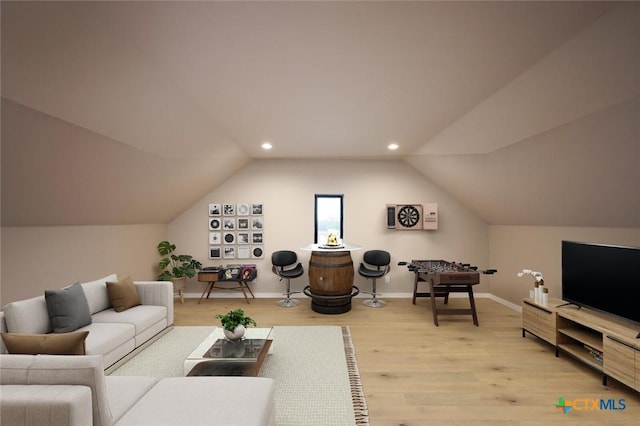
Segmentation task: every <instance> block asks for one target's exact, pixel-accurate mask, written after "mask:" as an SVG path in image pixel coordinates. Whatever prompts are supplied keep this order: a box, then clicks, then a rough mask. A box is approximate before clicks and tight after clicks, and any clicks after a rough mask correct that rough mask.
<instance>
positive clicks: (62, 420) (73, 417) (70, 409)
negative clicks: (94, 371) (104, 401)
mask: <svg viewBox="0 0 640 426" xmlns="http://www.w3.org/2000/svg"><path fill="white" fill-rule="evenodd" d="M0 408H1V410H2V422H3V423H4V424H7V425H25V426H41V425H48V426H91V424H92V423H93V413H92V412H91V389H90V388H89V387H88V386H76V385H4V386H2V398H0Z"/></svg>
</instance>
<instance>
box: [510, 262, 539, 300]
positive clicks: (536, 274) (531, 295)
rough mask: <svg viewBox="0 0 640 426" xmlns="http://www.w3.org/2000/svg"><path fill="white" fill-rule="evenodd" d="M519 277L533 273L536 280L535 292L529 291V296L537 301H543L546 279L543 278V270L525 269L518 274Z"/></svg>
mask: <svg viewBox="0 0 640 426" xmlns="http://www.w3.org/2000/svg"><path fill="white" fill-rule="evenodd" d="M516 275H517V276H518V278H522V277H524V276H525V275H531V276H532V277H533V278H534V280H535V282H534V285H533V293H531V291H530V292H529V297H530V298H531V299H533V300H535V301H536V303H542V299H543V296H542V294H543V293H544V288H545V287H544V279H543V278H542V272H538V271H532V270H531V269H523V270H522V271H520V272H518V273H517V274H516Z"/></svg>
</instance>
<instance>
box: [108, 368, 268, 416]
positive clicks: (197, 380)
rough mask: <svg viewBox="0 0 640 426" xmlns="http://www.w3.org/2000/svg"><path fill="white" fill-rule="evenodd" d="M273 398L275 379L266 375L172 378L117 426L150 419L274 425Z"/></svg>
mask: <svg viewBox="0 0 640 426" xmlns="http://www.w3.org/2000/svg"><path fill="white" fill-rule="evenodd" d="M273 399H274V381H273V379H269V378H265V377H170V378H166V379H162V380H160V382H158V384H157V385H155V386H154V387H153V388H152V389H151V390H150V391H149V392H147V393H146V394H145V395H144V396H143V397H142V398H141V399H140V401H138V403H137V404H136V405H134V406H133V407H132V408H131V410H129V411H128V412H127V413H126V414H125V415H124V416H123V417H122V418H121V419H120V421H119V422H118V423H117V426H127V425H137V426H139V425H146V424H150V422H149V419H153V422H152V423H153V425H154V426H162V425H166V426H175V425H179V424H185V419H188V424H189V426H199V425H211V424H218V425H243V426H253V425H260V426H262V425H273V424H275V409H274V400H273ZM212 401H215V404H214V405H213V406H212ZM194 407H208V409H194ZM216 407H228V408H227V409H216Z"/></svg>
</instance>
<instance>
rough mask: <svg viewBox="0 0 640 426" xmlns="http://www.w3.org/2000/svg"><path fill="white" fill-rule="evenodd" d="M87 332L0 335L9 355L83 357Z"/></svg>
mask: <svg viewBox="0 0 640 426" xmlns="http://www.w3.org/2000/svg"><path fill="white" fill-rule="evenodd" d="M88 335H89V332H88V331H77V332H73V333H49V334H20V333H2V340H4V344H5V345H6V346H7V351H8V352H9V353H10V354H27V355H36V354H48V355H84V354H85V351H84V341H85V339H86V338H87V336H88Z"/></svg>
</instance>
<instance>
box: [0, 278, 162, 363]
mask: <svg viewBox="0 0 640 426" xmlns="http://www.w3.org/2000/svg"><path fill="white" fill-rule="evenodd" d="M117 281H118V277H117V276H116V275H115V274H112V275H109V276H107V277H104V278H100V279H98V280H95V281H90V282H86V283H81V286H82V289H83V290H84V295H85V297H86V300H87V303H88V305H89V313H90V316H91V323H90V324H88V325H86V326H83V327H80V328H78V329H77V330H76V331H88V332H89V334H88V336H87V337H86V340H85V353H86V354H87V355H102V356H103V362H104V368H105V369H107V368H109V367H110V366H112V365H113V364H115V363H116V362H117V361H119V360H120V359H122V358H123V357H125V356H126V355H127V354H129V353H131V352H132V351H133V350H134V349H136V348H137V347H139V346H141V345H142V344H143V343H145V342H146V341H148V340H149V339H151V338H152V337H154V336H156V335H157V334H158V333H160V332H162V331H163V330H165V329H166V328H167V327H170V326H171V325H172V324H173V284H172V283H171V282H169V281H134V282H133V284H134V285H135V289H136V291H137V296H138V298H139V302H140V305H138V306H134V307H131V308H129V309H126V310H124V311H122V312H116V311H115V309H114V308H113V307H112V304H111V301H110V298H109V294H108V292H107V284H106V283H107V282H117ZM52 330H53V327H52V322H51V320H50V317H49V311H48V309H47V303H46V300H45V296H44V295H42V296H37V297H33V298H30V299H25V300H20V301H16V302H12V303H9V304H8V305H6V306H4V308H3V311H2V312H0V331H1V332H9V333H18V334H25V333H26V334H46V333H51V332H52ZM6 352H7V348H6V346H5V345H4V342H3V341H2V339H0V353H6Z"/></svg>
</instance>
